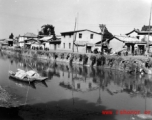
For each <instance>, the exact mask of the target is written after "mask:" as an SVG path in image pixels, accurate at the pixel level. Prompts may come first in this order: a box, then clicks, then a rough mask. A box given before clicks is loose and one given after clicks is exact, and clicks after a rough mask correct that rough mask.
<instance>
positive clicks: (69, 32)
mask: <svg viewBox="0 0 152 120" xmlns="http://www.w3.org/2000/svg"><path fill="white" fill-rule="evenodd" d="M82 31H89V32H92V33H95V34H99V35H101V33H98V32H95V31H91V30H88V29H83V30H76V31H68V32H62V33H61V35H63V34H73V33H76V32H82Z"/></svg>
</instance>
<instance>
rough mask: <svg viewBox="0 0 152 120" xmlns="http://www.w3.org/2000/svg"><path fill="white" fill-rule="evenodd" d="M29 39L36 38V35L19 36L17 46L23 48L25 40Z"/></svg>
mask: <svg viewBox="0 0 152 120" xmlns="http://www.w3.org/2000/svg"><path fill="white" fill-rule="evenodd" d="M30 38H37V35H35V34H34V33H26V34H24V35H22V36H19V38H18V43H19V46H20V47H24V44H25V40H27V39H30Z"/></svg>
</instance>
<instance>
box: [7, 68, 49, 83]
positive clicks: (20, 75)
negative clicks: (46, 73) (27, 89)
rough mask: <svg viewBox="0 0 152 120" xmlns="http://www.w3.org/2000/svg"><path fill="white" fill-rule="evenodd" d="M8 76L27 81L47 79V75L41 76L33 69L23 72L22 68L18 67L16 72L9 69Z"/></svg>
mask: <svg viewBox="0 0 152 120" xmlns="http://www.w3.org/2000/svg"><path fill="white" fill-rule="evenodd" d="M9 76H10V77H11V78H14V79H18V80H21V81H28V82H32V81H43V80H46V79H47V77H42V76H40V75H39V74H38V73H37V72H35V71H33V70H30V71H27V72H25V71H24V70H21V69H18V71H17V72H16V73H15V72H13V71H9Z"/></svg>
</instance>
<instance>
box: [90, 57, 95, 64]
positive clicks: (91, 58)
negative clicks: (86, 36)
mask: <svg viewBox="0 0 152 120" xmlns="http://www.w3.org/2000/svg"><path fill="white" fill-rule="evenodd" d="M90 60H91V61H92V65H94V63H95V62H96V56H94V55H91V57H90Z"/></svg>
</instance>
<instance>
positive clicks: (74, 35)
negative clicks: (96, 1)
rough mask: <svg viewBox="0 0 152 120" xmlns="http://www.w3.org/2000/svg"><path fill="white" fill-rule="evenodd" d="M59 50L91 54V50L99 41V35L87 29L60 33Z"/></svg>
mask: <svg viewBox="0 0 152 120" xmlns="http://www.w3.org/2000/svg"><path fill="white" fill-rule="evenodd" d="M61 36H62V41H61V45H60V49H61V50H65V51H71V52H72V51H74V52H83V53H86V52H91V48H92V47H93V46H94V45H95V44H96V43H97V42H99V41H101V38H102V36H101V33H98V32H94V31H91V30H88V29H84V30H77V31H69V32H62V33H61Z"/></svg>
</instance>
